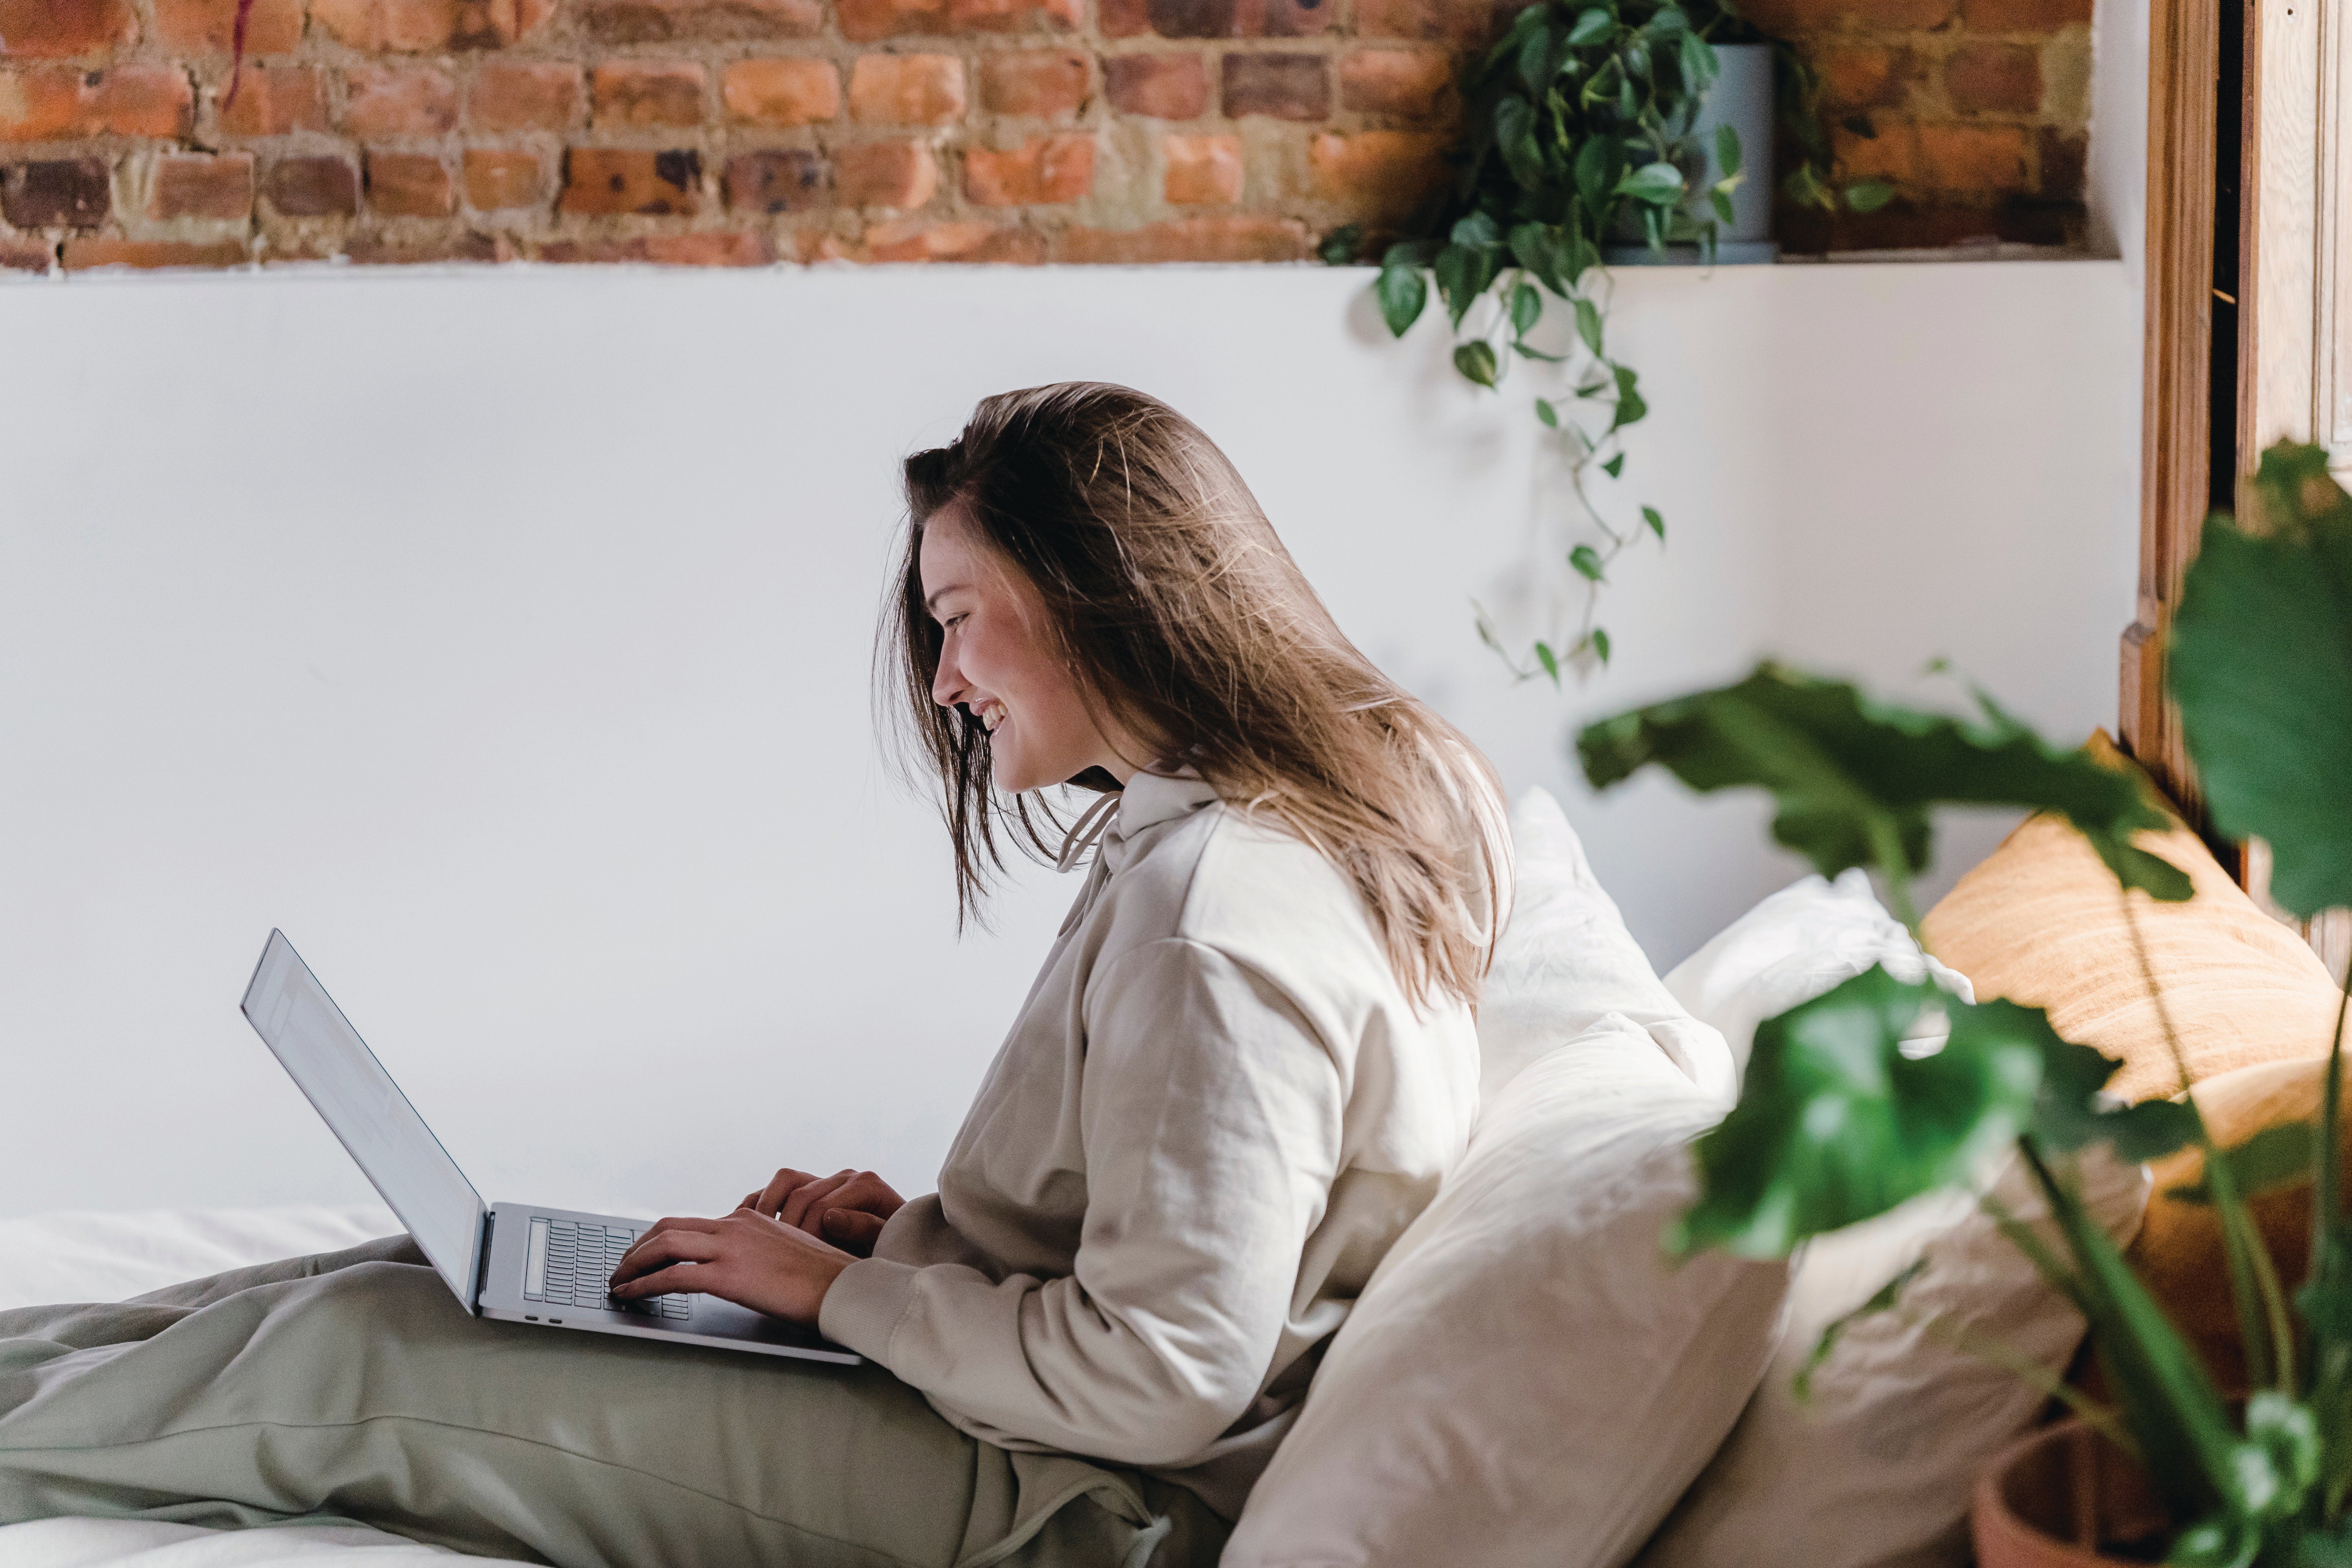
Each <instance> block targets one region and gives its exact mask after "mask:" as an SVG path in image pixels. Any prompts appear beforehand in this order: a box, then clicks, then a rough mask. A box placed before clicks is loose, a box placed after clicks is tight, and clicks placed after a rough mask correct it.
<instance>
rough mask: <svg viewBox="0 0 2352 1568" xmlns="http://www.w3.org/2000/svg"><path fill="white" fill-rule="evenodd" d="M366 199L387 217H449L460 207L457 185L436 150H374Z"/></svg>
mask: <svg viewBox="0 0 2352 1568" xmlns="http://www.w3.org/2000/svg"><path fill="white" fill-rule="evenodd" d="M367 201H368V210H369V211H371V212H375V213H381V214H382V215H383V216H385V217H447V216H449V215H450V214H451V213H453V212H456V211H457V184H456V182H454V181H452V180H451V179H450V178H449V166H448V165H447V164H446V163H443V162H442V161H441V156H440V154H439V153H375V152H371V153H368V158H367Z"/></svg>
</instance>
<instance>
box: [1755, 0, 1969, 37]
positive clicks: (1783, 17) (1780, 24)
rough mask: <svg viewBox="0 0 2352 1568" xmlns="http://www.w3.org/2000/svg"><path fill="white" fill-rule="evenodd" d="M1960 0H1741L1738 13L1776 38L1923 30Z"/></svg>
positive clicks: (1932, 26)
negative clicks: (1839, 30)
mask: <svg viewBox="0 0 2352 1568" xmlns="http://www.w3.org/2000/svg"><path fill="white" fill-rule="evenodd" d="M1958 4H1959V0H1741V5H1740V7H1739V14H1740V15H1741V16H1745V17H1747V18H1748V20H1749V21H1751V22H1753V23H1755V24H1756V26H1759V27H1760V28H1762V29H1763V30H1764V31H1765V32H1767V33H1769V34H1770V35H1771V36H1772V37H1776V38H1785V37H1791V36H1793V35H1796V34H1800V33H1821V32H1827V31H1829V30H1831V29H1832V28H1836V27H1849V26H1858V27H1864V28H1867V29H1869V30H1870V31H1872V32H1874V33H1915V32H1916V33H1924V32H1928V31H1932V30H1933V29H1935V28H1937V27H1940V26H1943V25H1944V24H1945V23H1947V22H1948V21H1950V20H1951V19H1952V13H1953V11H1954V10H1955V9H1956V8H1957V7H1958Z"/></svg>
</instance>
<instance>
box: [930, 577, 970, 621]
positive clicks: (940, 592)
mask: <svg viewBox="0 0 2352 1568" xmlns="http://www.w3.org/2000/svg"><path fill="white" fill-rule="evenodd" d="M962 587H963V584H961V583H950V584H947V585H945V586H944V587H940V588H934V589H932V590H931V592H930V593H929V595H926V596H925V598H924V600H923V608H925V609H926V610H929V611H930V612H931V613H932V614H933V615H937V614H939V608H940V600H941V599H944V598H946V597H947V596H948V595H950V594H953V593H956V592H958V591H959V590H961V588H962Z"/></svg>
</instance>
